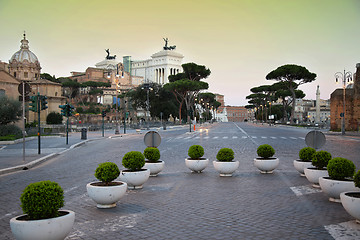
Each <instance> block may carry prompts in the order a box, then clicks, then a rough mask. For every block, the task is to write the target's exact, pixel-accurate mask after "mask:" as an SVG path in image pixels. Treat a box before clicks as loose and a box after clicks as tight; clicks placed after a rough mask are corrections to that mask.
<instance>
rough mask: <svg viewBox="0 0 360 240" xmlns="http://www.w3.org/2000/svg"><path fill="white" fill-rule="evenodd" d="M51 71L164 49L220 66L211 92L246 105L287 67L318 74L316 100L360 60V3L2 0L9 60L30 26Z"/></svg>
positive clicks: (0, 51)
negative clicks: (338, 74)
mask: <svg viewBox="0 0 360 240" xmlns="http://www.w3.org/2000/svg"><path fill="white" fill-rule="evenodd" d="M24 31H26V37H27V39H28V40H29V46H30V50H31V51H32V52H33V53H35V54H36V56H37V57H38V59H39V61H40V64H41V67H42V73H49V74H51V75H55V76H56V77H66V76H69V75H70V72H71V71H85V70H86V68H87V67H94V66H95V64H96V63H98V62H100V61H102V60H104V58H105V56H106V52H105V50H104V49H108V48H109V49H110V53H111V55H114V54H115V55H117V60H119V61H122V56H127V55H129V56H132V60H144V59H149V58H151V57H150V56H151V55H152V54H154V53H156V52H158V51H160V50H162V47H163V46H164V41H163V38H166V37H167V38H169V45H176V51H177V52H179V53H181V54H183V55H184V56H185V58H184V61H183V63H187V62H195V63H197V64H200V65H205V66H206V67H208V68H210V70H211V72H212V73H211V75H210V76H209V78H208V79H206V81H207V82H208V83H209V85H210V88H209V91H211V92H214V93H220V94H223V95H225V103H226V105H236V106H243V105H246V104H247V101H246V99H245V97H246V96H247V95H249V94H250V88H252V87H256V86H259V85H264V84H273V83H274V82H273V81H267V80H266V79H265V76H266V75H267V74H268V73H269V72H270V71H272V70H274V69H276V68H277V67H279V66H281V65H284V64H297V65H301V66H304V67H306V68H307V69H308V70H309V71H310V72H314V73H316V74H317V78H316V81H314V82H313V83H311V84H305V85H302V86H301V87H300V89H301V90H303V91H304V92H305V93H306V97H305V98H306V99H315V92H316V86H317V85H319V86H320V92H321V98H322V99H329V98H330V94H331V93H332V92H333V91H334V90H335V89H336V88H340V87H341V86H340V85H336V84H335V78H334V74H335V72H338V71H341V72H343V71H344V69H346V70H347V71H351V72H354V71H355V65H356V63H360V0H181V1H179V0H177V1H172V0H167V1H165V0H153V1H149V0H128V1H124V0H61V1H58V0H51V1H49V0H32V1H29V0H0V33H1V37H0V60H1V61H3V62H8V61H9V59H10V58H11V56H12V55H13V54H14V53H15V52H16V51H18V50H19V49H20V40H21V39H22V35H23V32H24Z"/></svg>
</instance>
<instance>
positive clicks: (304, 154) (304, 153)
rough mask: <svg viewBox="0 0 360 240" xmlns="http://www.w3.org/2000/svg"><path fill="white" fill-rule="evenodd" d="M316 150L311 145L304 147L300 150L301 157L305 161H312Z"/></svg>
mask: <svg viewBox="0 0 360 240" xmlns="http://www.w3.org/2000/svg"><path fill="white" fill-rule="evenodd" d="M315 152H316V150H315V149H314V148H311V147H304V148H302V149H301V150H300V151H299V158H300V160H301V161H304V162H311V160H312V158H313V155H314V153H315Z"/></svg>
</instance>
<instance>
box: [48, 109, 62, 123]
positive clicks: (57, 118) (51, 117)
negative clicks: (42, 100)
mask: <svg viewBox="0 0 360 240" xmlns="http://www.w3.org/2000/svg"><path fill="white" fill-rule="evenodd" d="M62 121H63V116H62V115H61V114H60V113H57V112H51V113H49V114H48V115H47V117H46V124H61V123H62Z"/></svg>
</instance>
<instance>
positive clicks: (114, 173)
mask: <svg viewBox="0 0 360 240" xmlns="http://www.w3.org/2000/svg"><path fill="white" fill-rule="evenodd" d="M119 175H120V170H119V168H118V166H117V165H116V164H115V163H113V162H105V163H100V164H99V166H98V167H97V168H96V170H95V177H96V178H97V179H98V180H100V181H101V182H103V183H105V185H109V184H110V182H112V181H114V180H115V179H116V178H117V177H118V176H119Z"/></svg>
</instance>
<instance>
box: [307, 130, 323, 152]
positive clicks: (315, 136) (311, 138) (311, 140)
mask: <svg viewBox="0 0 360 240" xmlns="http://www.w3.org/2000/svg"><path fill="white" fill-rule="evenodd" d="M305 143H306V145H307V146H308V147H312V148H315V149H319V148H321V147H322V146H324V145H325V143H326V138H325V135H324V134H323V133H322V132H321V131H318V130H313V131H311V132H309V133H308V134H306V137H305Z"/></svg>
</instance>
